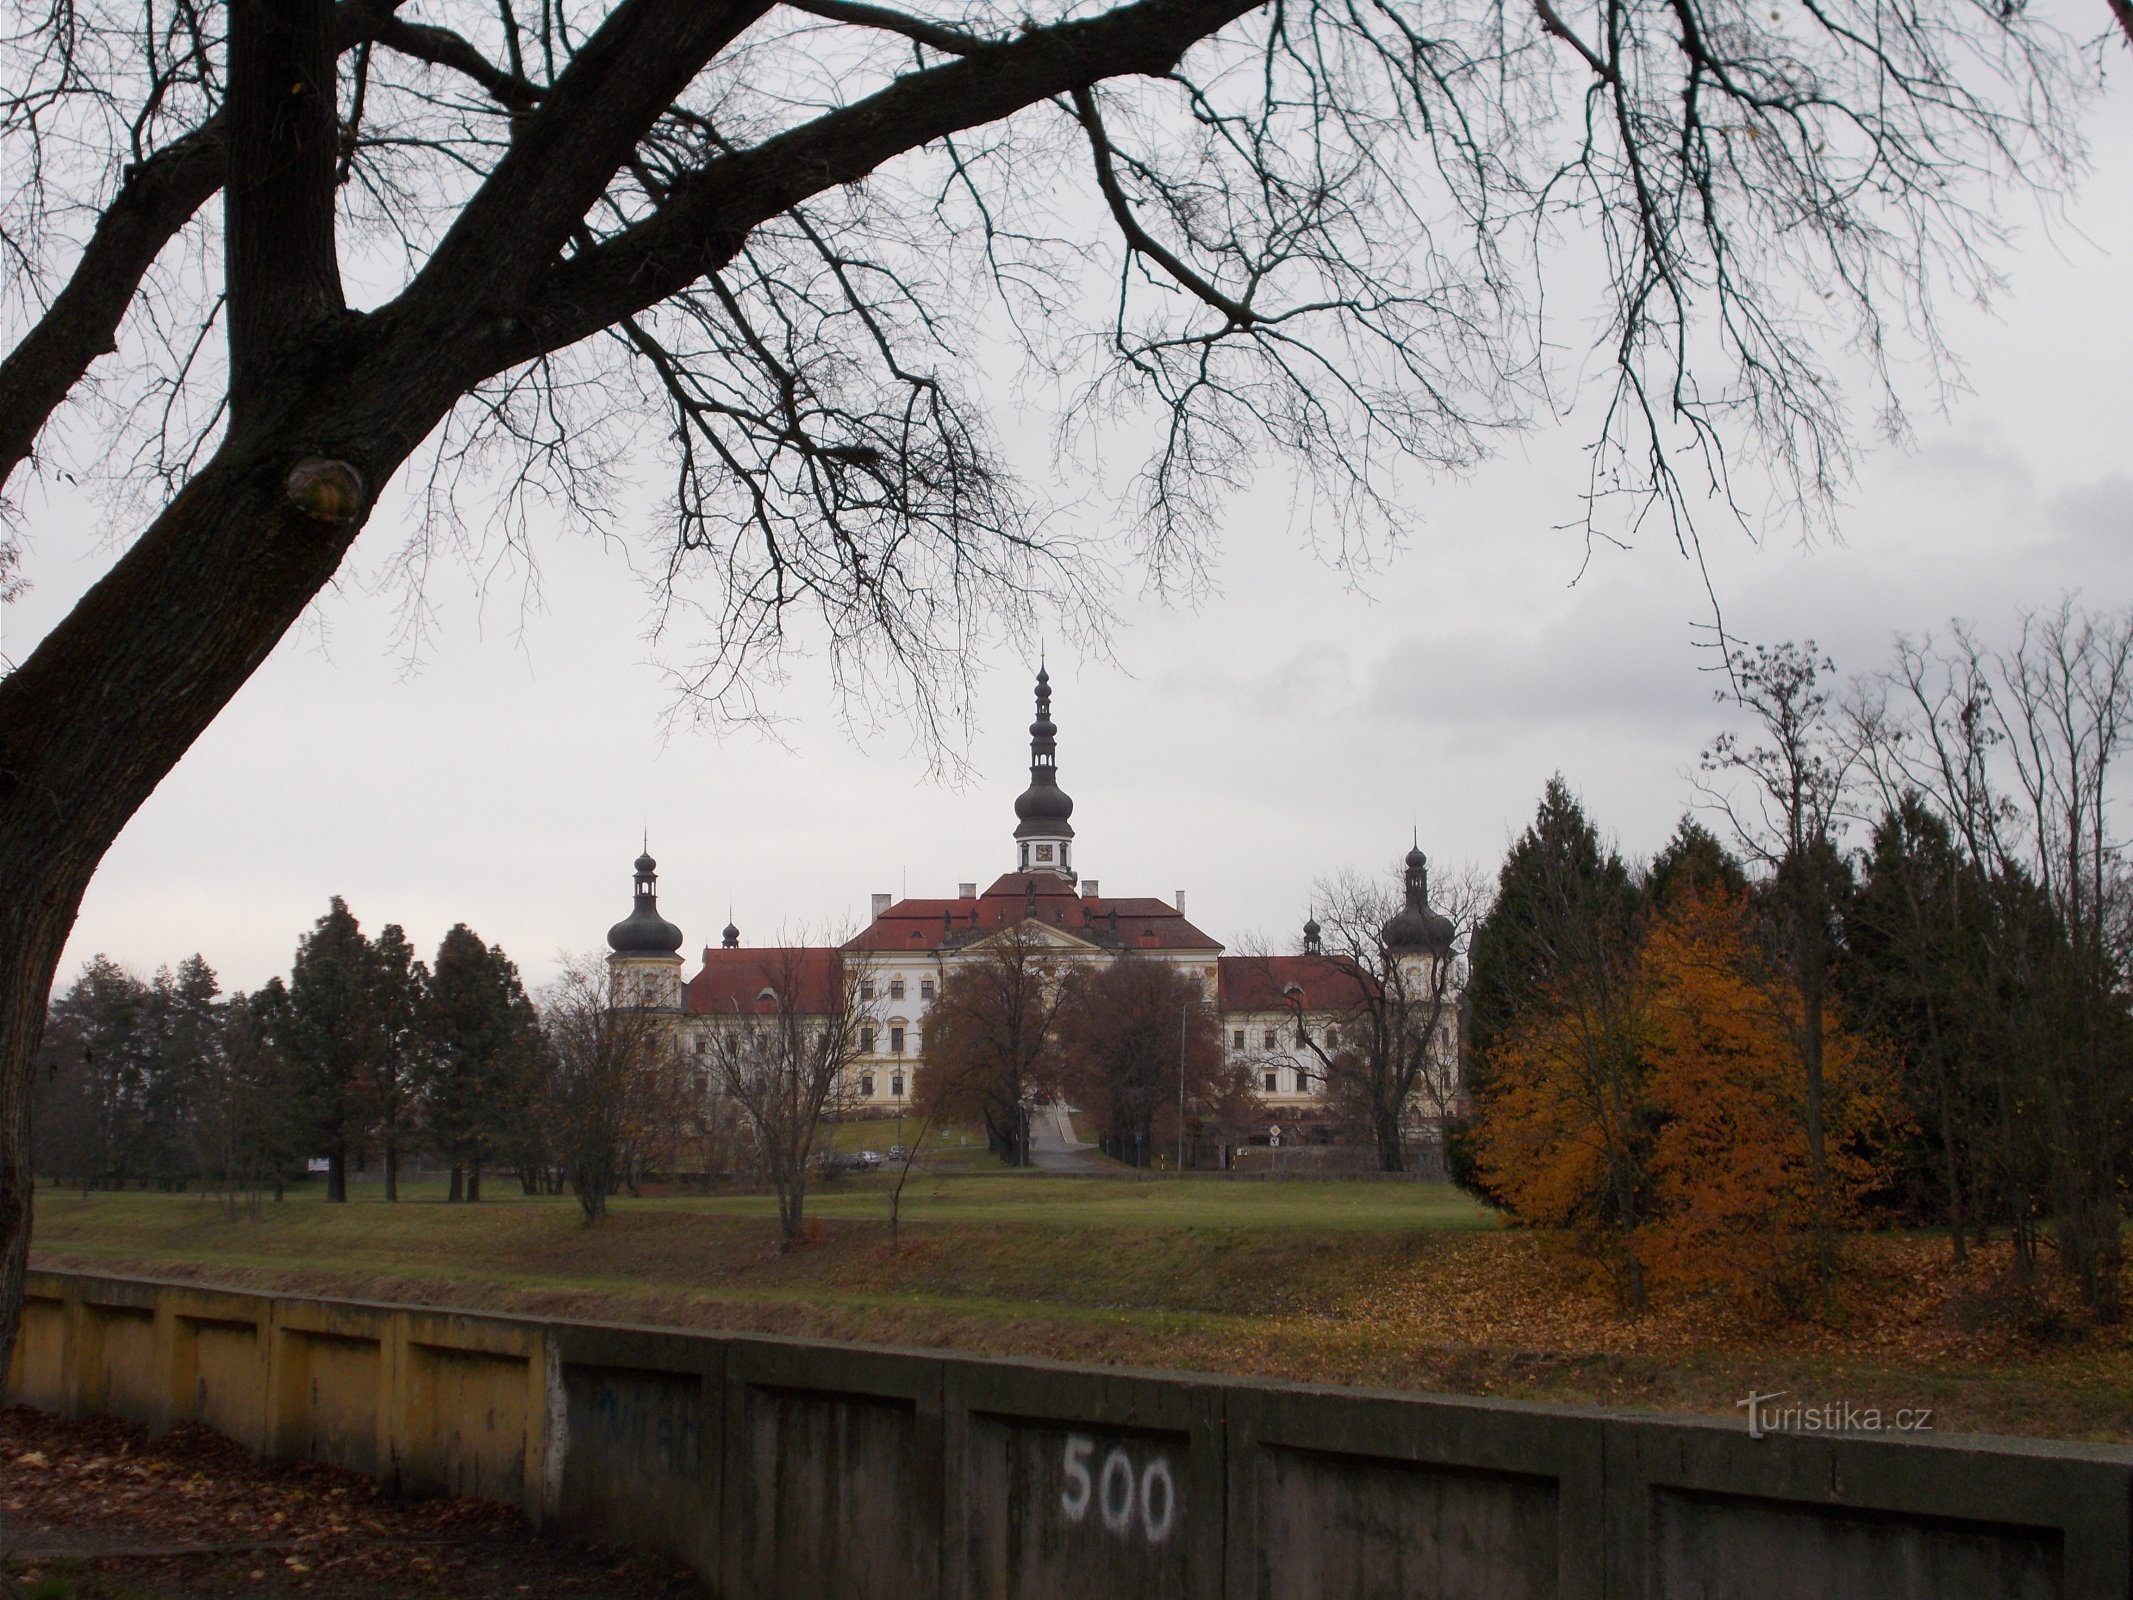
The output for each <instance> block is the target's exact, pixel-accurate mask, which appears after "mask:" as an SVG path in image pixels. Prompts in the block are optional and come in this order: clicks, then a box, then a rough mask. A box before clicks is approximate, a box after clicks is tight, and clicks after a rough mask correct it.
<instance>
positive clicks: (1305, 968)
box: [1216, 956, 1375, 1011]
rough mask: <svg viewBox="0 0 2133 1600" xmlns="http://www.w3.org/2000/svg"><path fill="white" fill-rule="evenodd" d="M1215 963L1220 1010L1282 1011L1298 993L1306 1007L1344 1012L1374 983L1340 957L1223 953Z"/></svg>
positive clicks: (1369, 977)
mask: <svg viewBox="0 0 2133 1600" xmlns="http://www.w3.org/2000/svg"><path fill="white" fill-rule="evenodd" d="M1216 965H1217V968H1218V971H1219V977H1220V983H1221V998H1220V1000H1219V1001H1218V1002H1217V1003H1218V1005H1219V1006H1220V1008H1221V1009H1222V1010H1224V1011H1286V1010H1288V1009H1289V1007H1290V1006H1291V1005H1292V1004H1294V1003H1295V1001H1296V1000H1297V999H1299V998H1300V999H1301V1000H1302V1002H1303V1008H1304V1009H1305V1010H1306V1011H1345V1010H1347V1009H1348V1008H1349V1007H1350V1006H1352V1005H1354V1004H1355V1003H1356V1002H1357V1001H1358V1000H1360V999H1361V998H1362V997H1363V995H1364V994H1365V993H1366V992H1367V990H1368V988H1370V987H1374V986H1375V980H1374V979H1372V978H1371V976H1370V974H1369V973H1367V972H1364V971H1362V970H1361V969H1360V968H1359V967H1357V966H1356V965H1355V963H1354V962H1352V961H1350V960H1349V959H1348V958H1347V957H1346V956H1224V957H1223V958H1222V959H1221V960H1220V961H1219V962H1218V963H1217V964H1216ZM1291 985H1294V986H1295V987H1296V988H1297V989H1298V990H1299V991H1300V994H1299V995H1297V996H1292V995H1291V994H1290V993H1289V989H1290V987H1291Z"/></svg>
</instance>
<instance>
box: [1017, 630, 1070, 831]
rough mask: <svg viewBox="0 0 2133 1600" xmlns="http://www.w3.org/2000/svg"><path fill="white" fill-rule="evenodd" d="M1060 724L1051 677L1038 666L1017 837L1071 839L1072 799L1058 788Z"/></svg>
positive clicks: (1019, 805) (1019, 800)
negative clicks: (1055, 716) (1054, 716)
mask: <svg viewBox="0 0 2133 1600" xmlns="http://www.w3.org/2000/svg"><path fill="white" fill-rule="evenodd" d="M1058 738H1059V725H1058V724H1057V723H1055V722H1053V721H1052V679H1051V674H1050V673H1048V672H1046V671H1045V670H1044V668H1042V667H1039V668H1038V669H1037V720H1036V721H1035V722H1032V723H1031V724H1030V725H1029V787H1028V788H1027V789H1024V790H1023V791H1022V793H1021V794H1019V795H1017V796H1016V797H1015V816H1016V817H1017V818H1018V819H1019V822H1018V825H1017V826H1016V828H1015V837H1016V838H1017V839H1028V838H1034V837H1037V836H1039V835H1041V836H1043V837H1044V838H1047V839H1071V838H1073V837H1074V829H1073V826H1072V824H1070V823H1069V822H1068V821H1067V818H1069V817H1071V816H1072V815H1073V814H1074V802H1073V799H1072V798H1071V797H1070V796H1069V795H1068V794H1067V792H1066V791H1065V790H1064V789H1062V788H1060V787H1059V745H1058Z"/></svg>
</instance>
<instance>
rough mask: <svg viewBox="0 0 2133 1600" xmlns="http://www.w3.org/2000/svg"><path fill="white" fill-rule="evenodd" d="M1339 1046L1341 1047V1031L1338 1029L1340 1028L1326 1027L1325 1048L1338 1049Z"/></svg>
mask: <svg viewBox="0 0 2133 1600" xmlns="http://www.w3.org/2000/svg"><path fill="white" fill-rule="evenodd" d="M1340 1047H1341V1031H1340V1029H1338V1028H1328V1029H1327V1030H1326V1048H1327V1049H1328V1050H1338V1049H1339V1048H1340Z"/></svg>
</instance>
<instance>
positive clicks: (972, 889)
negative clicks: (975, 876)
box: [955, 883, 978, 900]
mask: <svg viewBox="0 0 2133 1600" xmlns="http://www.w3.org/2000/svg"><path fill="white" fill-rule="evenodd" d="M955 897H956V898H957V899H958V900H975V899H977V897H978V886H977V885H976V884H974V883H959V884H957V885H956V886H955Z"/></svg>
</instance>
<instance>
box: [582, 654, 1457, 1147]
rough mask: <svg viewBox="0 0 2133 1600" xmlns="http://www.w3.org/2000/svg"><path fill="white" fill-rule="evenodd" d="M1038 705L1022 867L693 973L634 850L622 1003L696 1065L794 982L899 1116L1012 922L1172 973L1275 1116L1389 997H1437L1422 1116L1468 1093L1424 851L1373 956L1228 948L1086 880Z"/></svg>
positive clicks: (617, 981) (852, 1089)
mask: <svg viewBox="0 0 2133 1600" xmlns="http://www.w3.org/2000/svg"><path fill="white" fill-rule="evenodd" d="M1036 713H1037V714H1036V719H1035V720H1034V721H1033V722H1032V723H1031V724H1030V769H1029V786H1028V787H1027V788H1026V789H1024V790H1023V792H1022V793H1021V794H1020V795H1019V796H1018V797H1017V798H1016V800H1015V808H1014V809H1015V827H1014V831H1013V836H1012V845H1013V862H1014V865H1013V867H1012V868H1011V869H1010V870H1009V871H1007V872H1004V873H1002V874H1001V875H1000V876H999V877H998V878H996V879H995V880H994V881H993V882H992V883H991V884H989V885H987V886H986V887H985V888H984V889H983V890H982V891H981V890H980V889H979V887H978V885H977V883H975V882H966V883H963V884H960V885H958V887H957V891H956V893H955V894H954V895H953V896H950V897H944V898H918V897H907V898H903V899H898V898H896V897H894V896H892V895H887V894H876V895H874V896H873V897H872V906H871V915H870V917H869V920H868V922H867V925H866V926H865V927H864V928H862V929H861V930H860V931H859V932H858V933H857V934H856V935H854V936H853V937H852V938H850V939H848V940H846V941H845V942H844V943H843V944H842V945H836V946H804V947H794V946H782V945H764V946H750V945H746V944H743V943H742V941H741V934H740V930H739V929H738V928H737V927H735V926H734V925H733V923H731V922H730V921H729V922H728V923H727V925H726V927H725V928H724V929H723V930H722V933H721V937H720V943H719V944H718V945H716V946H711V945H706V946H705V947H704V949H703V957H702V961H701V963H700V965H699V966H698V968H697V971H696V973H695V974H694V975H693V976H690V977H686V978H685V977H684V969H685V966H686V963H685V962H684V960H683V958H682V955H681V953H680V952H681V948H682V945H683V943H684V939H683V934H682V931H681V929H680V928H678V927H676V926H675V925H674V924H673V923H671V922H669V921H668V920H667V919H666V918H665V917H664V916H662V915H661V914H660V911H659V903H658V872H657V868H658V863H657V862H656V861H654V860H653V859H652V857H651V855H650V854H649V853H647V854H644V855H640V856H639V857H638V858H637V860H636V862H635V864H634V891H635V897H634V904H633V906H632V908H631V911H630V914H629V915H628V916H627V917H625V918H624V919H623V920H622V921H620V922H618V923H616V924H615V925H614V926H613V927H612V928H610V929H609V930H608V935H607V942H608V949H609V955H608V967H609V972H610V979H611V986H612V991H613V995H614V998H615V1001H616V1003H618V1004H628V1005H633V1006H641V1007H647V1008H651V1009H655V1010H658V1011H662V1012H665V1013H667V1014H669V1015H670V1016H671V1017H672V1018H673V1023H674V1028H675V1031H676V1034H677V1038H678V1042H679V1044H680V1047H681V1049H682V1051H683V1053H684V1055H685V1056H695V1057H701V1056H703V1055H705V1054H706V1053H707V1051H708V1050H709V1049H710V1046H711V1040H712V1038H713V1036H714V1034H715V1033H716V1031H717V1030H718V1029H720V1028H722V1027H726V1026H730V1025H733V1024H734V1023H736V1022H737V1021H739V1020H740V1019H743V1018H745V1017H747V1016H750V1015H759V1014H761V1013H762V1012H763V1011H764V1010H765V1009H766V1008H767V1007H768V1006H769V1004H770V1003H771V1002H772V1000H773V995H774V991H776V990H777V989H780V988H789V989H792V990H793V991H794V993H795V995H796V1001H795V1009H797V1010H799V1011H800V1012H802V1013H804V1014H826V1013H827V1012H829V1011H830V1010H831V1009H832V1008H834V1007H839V1006H843V1007H848V1008H850V1009H851V1010H852V1011H853V1013H854V1016H855V1020H856V1022H857V1032H858V1051H857V1054H856V1057H855V1059H854V1062H853V1065H852V1068H851V1081H850V1082H849V1083H847V1084H846V1085H845V1086H844V1088H845V1093H844V1094H843V1095H841V1096H840V1100H841V1101H842V1102H843V1103H844V1104H845V1105H846V1106H847V1107H849V1108H851V1109H853V1110H855V1111H860V1112H865V1111H869V1110H871V1111H880V1112H893V1111H896V1110H899V1109H901V1108H902V1107H903V1106H905V1105H908V1104H909V1103H910V1101H911V1099H912V1096H913V1094H914V1092H915V1089H916V1078H917V1073H918V1069H919V1067H920V1066H921V1064H922V1063H923V1061H924V1058H925V1038H926V1019H927V1013H928V1011H929V1010H930V1009H931V1008H932V1006H933V1005H934V1004H935V1002H936V1001H937V1000H938V998H939V996H940V994H941V992H942V989H943V987H944V985H946V983H947V982H948V981H949V979H950V978H951V977H952V976H953V975H954V973H955V972H956V970H957V969H958V968H959V967H962V966H965V965H967V964H970V963H973V962H978V961H982V960H984V959H986V958H987V955H988V952H989V951H990V950H991V949H992V947H993V945H994V943H995V941H998V940H999V939H1001V938H1002V937H1003V936H1005V935H1006V934H1007V933H1008V932H1009V930H1016V935H1017V937H1021V938H1025V939H1031V940H1034V941H1035V942H1037V943H1038V944H1039V945H1041V946H1042V947H1043V948H1044V949H1045V950H1046V951H1047V953H1048V959H1049V961H1051V962H1053V963H1056V964H1058V965H1061V966H1064V965H1067V964H1071V963H1080V962H1101V961H1115V960H1119V959H1121V958H1123V957H1127V956H1132V957H1134V958H1136V959H1141V960H1154V961H1161V962H1165V963H1168V964H1170V965H1172V966H1174V967H1176V968H1177V969H1178V970H1179V971H1180V972H1181V973H1182V974H1183V975H1184V976H1186V977H1188V978H1190V979H1191V980H1192V981H1193V982H1195V983H1196V984H1198V985H1199V987H1200V990H1201V993H1202V995H1203V997H1204V998H1205V999H1206V1000H1207V1001H1208V1002H1209V1003H1210V1005H1211V1006H1212V1008H1213V1010H1214V1012H1215V1014H1216V1017H1217V1020H1218V1022H1219V1024H1220V1027H1221V1036H1222V1043H1223V1050H1224V1054H1225V1057H1226V1059H1227V1060H1229V1061H1230V1062H1231V1063H1232V1064H1234V1065H1236V1066H1239V1067H1241V1068H1244V1069H1246V1070H1248V1071H1249V1072H1250V1073H1251V1076H1252V1083H1253V1086H1254V1089H1255V1091H1256V1092H1257V1093H1258V1095H1259V1097H1260V1098H1261V1100H1262V1101H1264V1102H1265V1103H1266V1105H1267V1106H1268V1109H1269V1111H1270V1112H1271V1113H1276V1114H1290V1115H1294V1114H1295V1113H1297V1112H1300V1111H1309V1110H1310V1109H1311V1108H1313V1107H1316V1106H1320V1105H1322V1104H1323V1103H1324V1101H1325V1099H1326V1096H1327V1093H1328V1083H1327V1073H1326V1062H1327V1060H1328V1059H1329V1058H1332V1059H1339V1054H1340V1052H1341V1051H1342V1050H1344V1049H1346V1050H1353V1049H1355V1048H1357V1047H1359V1046H1361V1045H1362V1044H1363V1043H1364V1042H1365V1041H1364V1040H1362V1039H1361V1038H1360V1037H1357V1036H1356V1034H1357V1030H1360V1029H1368V1028H1370V1027H1371V1026H1373V1023H1372V1020H1371V1019H1372V1017H1373V1016H1376V1017H1378V1018H1379V1022H1380V1024H1382V1019H1383V1014H1384V1013H1385V1011H1386V1009H1387V1008H1386V1006H1385V1005H1384V1003H1383V1001H1384V998H1385V996H1386V994H1387V993H1388V991H1397V992H1401V993H1413V994H1418V995H1420V994H1427V995H1431V996H1434V997H1435V1003H1433V1004H1432V1005H1431V1006H1430V1007H1429V1008H1428V1013H1427V1018H1426V1022H1425V1024H1424V1026H1426V1029H1427V1033H1428V1037H1427V1038H1426V1039H1424V1040H1422V1041H1421V1042H1420V1048H1421V1049H1422V1050H1423V1052H1424V1053H1425V1054H1426V1057H1427V1060H1428V1066H1427V1068H1426V1071H1425V1073H1424V1076H1423V1080H1422V1081H1421V1082H1419V1083H1418V1088H1417V1094H1416V1096H1415V1105H1414V1107H1413V1115H1414V1117H1415V1119H1416V1120H1417V1121H1418V1122H1425V1123H1426V1122H1432V1121H1434V1120H1436V1119H1437V1118H1438V1117H1440V1116H1442V1115H1444V1114H1445V1113H1446V1111H1447V1110H1448V1109H1449V1108H1450V1107H1451V1106H1452V1104H1453V1103H1454V1102H1455V1101H1456V1100H1457V1098H1458V1095H1459V1089H1460V1084H1459V1077H1460V1072H1459V1022H1458V1019H1459V1016H1460V1013H1461V1010H1462V1006H1461V1004H1460V1002H1461V998H1462V995H1461V990H1462V987H1463V982H1464V969H1463V965H1462V963H1461V961H1460V957H1459V954H1458V951H1457V949H1456V939H1455V930H1454V929H1453V927H1452V924H1451V922H1450V920H1449V919H1448V918H1446V917H1445V916H1444V915H1443V914H1442V913H1441V912H1439V911H1437V910H1436V909H1434V908H1433V907H1432V906H1431V905H1430V901H1429V879H1428V861H1427V859H1426V858H1425V857H1424V856H1423V854H1422V851H1421V850H1420V848H1419V847H1417V848H1416V849H1414V850H1411V851H1410V852H1409V853H1408V856H1407V861H1406V874H1405V883H1404V904H1403V905H1402V906H1401V908H1400V909H1399V911H1398V912H1397V913H1396V914H1395V915H1394V916H1393V917H1392V918H1391V920H1390V921H1388V922H1387V923H1386V924H1385V925H1384V927H1383V928H1382V929H1381V930H1379V931H1378V936H1377V938H1376V939H1375V940H1374V941H1372V942H1373V944H1374V946H1375V948H1374V949H1373V950H1370V951H1366V952H1363V954H1364V955H1365V956H1366V958H1368V957H1374V958H1375V959H1374V960H1372V959H1363V960H1358V959H1357V956H1356V954H1354V953H1345V952H1336V953H1329V952H1327V951H1325V950H1324V949H1323V948H1322V947H1321V943H1320V934H1321V930H1320V927H1319V925H1318V923H1317V922H1316V921H1307V922H1306V923H1305V924H1304V929H1303V940H1302V949H1301V951H1300V953H1297V954H1293V955H1230V954H1227V953H1225V951H1224V948H1223V946H1222V944H1221V942H1220V941H1219V940H1217V939H1215V938H1214V937H1212V936H1211V935H1209V934H1207V933H1205V932H1203V931H1202V930H1201V929H1199V928H1198V927H1195V926H1194V925H1193V924H1192V923H1191V922H1190V921H1189V920H1187V918H1186V915H1185V904H1184V900H1185V897H1184V893H1183V891H1182V890H1181V891H1179V892H1178V893H1177V894H1176V895H1175V896H1174V897H1173V898H1172V899H1170V900H1163V899H1159V898H1149V897H1136V896H1113V895H1106V894H1104V893H1102V892H1101V888H1100V886H1099V884H1098V881H1097V880H1096V879H1094V878H1086V879H1085V878H1083V877H1082V876H1081V875H1080V874H1079V872H1078V871H1077V870H1076V868H1075V865H1074V843H1075V839H1074V826H1073V822H1072V817H1073V813H1074V802H1073V800H1072V799H1071V798H1070V797H1069V796H1068V795H1067V793H1066V791H1065V790H1064V789H1062V788H1061V787H1060V785H1059V770H1058V735H1059V729H1058V726H1057V724H1056V723H1054V722H1053V720H1052V715H1051V680H1050V676H1049V674H1048V673H1046V672H1045V671H1044V670H1043V669H1042V668H1040V669H1039V670H1038V673H1037V682H1036ZM1402 1015H1403V1016H1404V1015H1406V1012H1405V1011H1403V1012H1402ZM1344 1030H1345V1031H1346V1033H1347V1034H1348V1037H1346V1038H1344V1036H1343V1035H1344Z"/></svg>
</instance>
